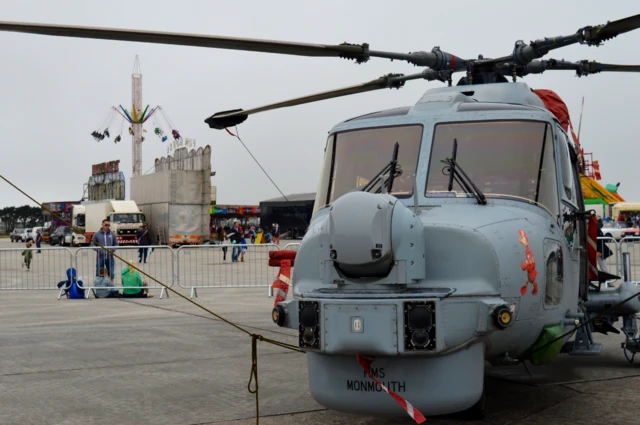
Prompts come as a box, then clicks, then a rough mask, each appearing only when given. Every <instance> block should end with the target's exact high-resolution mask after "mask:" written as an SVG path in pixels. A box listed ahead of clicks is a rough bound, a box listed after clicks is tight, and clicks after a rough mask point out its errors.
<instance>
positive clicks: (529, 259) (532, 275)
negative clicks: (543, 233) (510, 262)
mask: <svg viewBox="0 0 640 425" xmlns="http://www.w3.org/2000/svg"><path fill="white" fill-rule="evenodd" d="M519 233H520V243H521V244H522V245H524V246H525V251H524V252H525V256H526V260H525V261H523V262H522V264H521V265H520V267H522V270H523V271H525V270H526V271H527V283H525V284H524V286H523V287H522V288H520V293H521V294H522V295H525V294H526V293H527V287H528V286H529V284H532V285H533V291H531V295H538V282H536V276H537V275H538V272H537V271H536V260H535V259H534V258H533V251H532V250H531V248H529V238H528V237H527V234H526V233H525V232H524V230H520V231H519Z"/></svg>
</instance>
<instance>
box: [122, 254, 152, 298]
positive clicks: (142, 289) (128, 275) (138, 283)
mask: <svg viewBox="0 0 640 425" xmlns="http://www.w3.org/2000/svg"><path fill="white" fill-rule="evenodd" d="M148 286H149V285H148V283H147V281H146V279H142V276H140V272H138V271H137V270H136V268H135V267H134V266H133V261H129V267H127V268H125V269H123V270H122V287H123V288H124V289H122V296H123V297H124V298H152V297H153V295H151V294H150V293H149V289H148Z"/></svg>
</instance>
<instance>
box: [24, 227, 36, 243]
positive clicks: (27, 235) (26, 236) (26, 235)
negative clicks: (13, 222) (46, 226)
mask: <svg viewBox="0 0 640 425" xmlns="http://www.w3.org/2000/svg"><path fill="white" fill-rule="evenodd" d="M32 231H33V228H31V227H28V228H26V229H24V234H23V235H22V240H23V241H24V242H29V240H31V242H33V241H34V240H35V239H36V238H34V237H32V236H31V232H32Z"/></svg>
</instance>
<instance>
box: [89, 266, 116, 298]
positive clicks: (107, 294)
mask: <svg viewBox="0 0 640 425" xmlns="http://www.w3.org/2000/svg"><path fill="white" fill-rule="evenodd" d="M108 274H109V273H108V271H107V268H106V267H102V268H101V269H100V276H99V277H97V278H96V282H95V285H94V286H95V287H96V289H95V290H94V291H93V293H94V294H95V296H96V298H115V297H118V296H119V295H120V293H119V292H118V290H117V289H115V287H116V285H114V284H113V281H112V280H111V278H110V277H109V276H108ZM97 288H105V289H97ZM110 288H113V289H110Z"/></svg>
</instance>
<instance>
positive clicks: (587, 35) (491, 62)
mask: <svg viewBox="0 0 640 425" xmlns="http://www.w3.org/2000/svg"><path fill="white" fill-rule="evenodd" d="M638 28H640V14H639V15H634V16H630V17H627V18H623V19H619V20H617V21H613V22H608V23H606V24H604V25H596V26H587V27H583V28H580V29H578V31H576V33H575V34H572V35H565V36H559V37H545V38H544V39H541V40H536V41H532V42H531V43H529V44H528V45H527V44H525V43H524V42H523V41H522V40H519V41H517V42H516V44H515V48H514V49H513V53H512V54H511V55H509V56H503V57H500V58H497V59H486V60H479V61H476V62H475V64H474V69H476V70H478V71H480V70H482V71H486V70H489V69H491V68H493V67H494V66H496V65H498V66H499V65H505V64H509V65H516V66H525V65H527V64H529V63H531V61H533V60H534V59H539V58H541V57H543V56H544V55H546V54H547V53H549V52H550V51H551V50H555V49H559V48H561V47H566V46H569V45H571V44H575V43H581V44H587V45H589V46H599V45H601V44H602V42H604V41H606V40H609V39H611V38H613V37H616V36H618V35H619V34H623V33H626V32H629V31H633V30H635V29H638Z"/></svg>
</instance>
